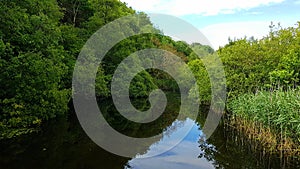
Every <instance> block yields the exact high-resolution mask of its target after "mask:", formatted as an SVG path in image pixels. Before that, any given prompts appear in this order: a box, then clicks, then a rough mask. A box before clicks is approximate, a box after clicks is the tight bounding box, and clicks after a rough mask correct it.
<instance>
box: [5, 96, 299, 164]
mask: <svg viewBox="0 0 300 169" xmlns="http://www.w3.org/2000/svg"><path fill="white" fill-rule="evenodd" d="M134 104H135V105H136V107H138V108H139V109H147V107H148V106H149V105H148V103H147V101H143V100H137V101H134ZM168 105H169V106H168V107H167V108H166V111H165V113H164V114H163V115H162V117H160V118H159V119H158V120H156V122H155V123H152V124H150V125H148V126H143V125H137V124H132V123H128V122H125V121H122V118H120V117H118V115H117V114H116V112H115V110H114V107H113V103H112V102H110V101H101V102H100V103H99V107H101V110H102V112H103V114H105V116H106V118H107V121H110V124H111V125H112V126H114V127H115V128H116V129H117V130H118V131H120V132H122V133H126V134H127V135H131V136H139V137H143V136H151V135H155V134H157V133H160V132H163V133H164V134H163V137H162V138H161V139H160V140H157V141H155V142H153V143H151V144H149V148H148V150H147V151H143V152H139V153H137V156H136V157H135V158H124V157H120V156H117V155H114V154H111V153H109V152H107V151H105V150H103V149H102V148H100V147H98V146H97V145H96V144H95V143H93V142H92V141H91V140H90V139H89V138H88V137H87V136H86V134H85V133H84V131H83V130H82V128H81V127H80V125H79V123H78V121H77V119H76V116H75V115H74V113H73V115H72V114H71V115H70V116H69V117H68V118H67V119H60V120H55V121H52V122H49V123H48V124H47V125H45V126H44V127H43V128H42V129H41V131H40V132H38V133H33V134H30V135H26V136H22V137H19V138H15V139H11V140H2V141H0V148H1V150H0V168H1V169H210V168H226V169H235V168H236V169H239V168H245V169H246V168H247V169H248V168H257V169H259V168H274V169H277V168H299V166H296V165H294V164H289V163H288V162H285V161H282V160H280V159H279V158H276V157H270V156H267V155H264V154H262V153H261V152H256V151H253V149H251V145H249V144H247V143H245V142H244V141H241V140H243V139H242V138H240V137H241V136H237V135H235V134H233V132H231V131H230V130H228V129H226V128H224V127H223V125H222V124H220V126H219V128H218V129H217V130H216V131H215V133H214V134H213V136H212V137H211V138H210V139H209V140H207V141H206V142H203V141H200V137H201V136H203V133H202V131H201V124H203V122H204V121H205V113H206V110H205V109H201V110H200V111H201V112H202V114H201V115H200V116H199V118H198V120H197V121H196V122H195V121H193V120H191V119H189V118H183V119H180V120H176V116H177V113H178V112H177V110H178V105H179V104H178V102H177V101H176V100H175V101H174V100H172V101H171V102H170V103H169V104H168ZM108 114H111V115H112V116H113V117H110V116H108ZM123 120H124V119H123ZM190 124H192V125H193V128H192V130H191V131H190V132H189V134H188V135H187V136H186V137H185V138H184V139H183V140H182V142H181V143H180V144H178V145H177V146H176V147H174V148H172V149H171V150H169V151H167V152H165V153H163V154H160V155H158V156H154V157H150V158H145V157H147V156H151V154H155V152H157V151H158V150H161V149H163V148H164V147H165V146H167V145H168V144H170V143H172V141H173V140H176V139H178V138H179V137H181V135H182V131H183V130H184V129H185V127H186V126H189V125H190Z"/></svg>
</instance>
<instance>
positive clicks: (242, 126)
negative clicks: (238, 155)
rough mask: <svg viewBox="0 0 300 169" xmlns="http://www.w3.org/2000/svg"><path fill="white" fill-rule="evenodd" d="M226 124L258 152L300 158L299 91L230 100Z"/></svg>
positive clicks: (245, 95) (246, 96) (247, 96)
mask: <svg viewBox="0 0 300 169" xmlns="http://www.w3.org/2000/svg"><path fill="white" fill-rule="evenodd" d="M227 108H228V110H229V112H230V114H229V115H228V117H227V118H226V120H225V121H226V124H227V125H228V126H230V127H232V128H234V129H235V130H237V131H238V132H240V133H243V134H244V135H245V136H246V137H247V138H248V139H249V140H250V141H251V142H253V145H255V146H256V148H257V149H262V150H263V151H265V152H267V153H271V154H273V153H278V154H280V156H281V157H287V158H288V157H295V156H298V157H300V91H299V90H288V91H282V90H279V91H273V92H266V91H262V92H257V93H256V94H244V95H241V96H239V97H237V98H235V99H232V100H231V101H229V103H228V105H227Z"/></svg>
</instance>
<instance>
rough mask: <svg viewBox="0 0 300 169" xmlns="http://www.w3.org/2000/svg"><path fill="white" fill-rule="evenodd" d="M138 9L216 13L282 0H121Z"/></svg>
mask: <svg viewBox="0 0 300 169" xmlns="http://www.w3.org/2000/svg"><path fill="white" fill-rule="evenodd" d="M121 1H123V2H126V3H128V5H129V6H132V7H133V8H134V9H136V10H139V11H146V12H153V13H165V14H170V15H175V16H182V15H189V14H200V15H217V14H227V13H234V12H236V11H239V10H243V9H251V8H254V7H258V6H262V5H269V4H271V3H280V2H283V1H284V0H188V1H186V0H121Z"/></svg>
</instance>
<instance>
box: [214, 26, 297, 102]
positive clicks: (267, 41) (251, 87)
mask: <svg viewBox="0 0 300 169" xmlns="http://www.w3.org/2000/svg"><path fill="white" fill-rule="evenodd" d="M271 28H272V29H271V31H270V33H269V35H268V36H266V37H265V38H262V39H260V40H255V39H253V38H251V39H248V40H247V39H246V38H244V39H240V40H237V41H230V42H229V44H228V45H226V46H225V47H223V48H221V49H219V50H218V54H219V56H220V57H221V59H222V61H223V64H224V68H225V72H226V81H227V87H228V95H229V97H235V96H238V95H239V94H243V93H248V92H255V91H257V90H266V89H278V88H279V87H284V88H288V87H294V86H296V85H298V84H299V71H300V62H299V58H300V25H298V27H296V28H292V27H291V28H286V29H281V28H280V27H278V28H275V26H274V25H273V26H271Z"/></svg>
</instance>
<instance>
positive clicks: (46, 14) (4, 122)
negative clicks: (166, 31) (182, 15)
mask: <svg viewBox="0 0 300 169" xmlns="http://www.w3.org/2000/svg"><path fill="white" fill-rule="evenodd" d="M0 12H1V15H0V25H1V26H0V85H1V92H0V139H1V138H11V137H14V136H17V135H20V134H24V133H28V132H32V131H34V130H35V129H36V128H37V127H38V126H40V125H41V124H43V123H44V122H45V121H47V120H49V119H53V118H56V117H58V116H65V115H66V113H67V112H68V108H69V106H70V104H69V102H70V100H71V80H72V73H73V68H74V65H75V61H76V58H77V56H78V54H79V52H80V50H81V48H82V47H83V45H84V44H85V42H86V41H87V40H88V38H89V37H90V36H91V35H92V34H93V33H94V32H95V31H97V30H98V29H99V28H101V27H102V26H103V25H105V24H107V23H109V22H111V21H113V20H115V19H118V18H120V17H122V16H126V15H129V14H134V13H136V14H138V15H139V16H140V19H141V20H140V23H139V27H140V28H136V27H132V30H131V31H133V32H134V31H137V32H138V31H140V30H137V29H151V30H154V31H155V32H154V33H156V34H144V35H141V36H133V37H130V38H127V39H125V40H123V41H121V42H120V43H118V44H117V45H115V46H114V47H113V48H112V49H111V50H110V51H109V52H108V53H107V55H106V56H105V58H104V59H103V63H102V64H101V65H99V68H98V73H97V76H96V85H95V89H96V95H97V96H98V97H108V96H110V90H109V89H110V82H111V78H112V75H113V73H114V71H115V69H116V68H117V65H118V64H119V63H120V62H121V61H122V60H123V59H124V58H125V57H127V56H128V55H129V54H131V53H134V52H136V51H139V50H142V49H146V48H160V49H163V50H168V51H170V52H172V53H174V54H175V55H177V56H179V57H181V59H182V60H183V61H185V62H188V61H189V60H193V59H194V58H195V56H192V57H189V56H190V55H191V53H192V50H191V49H190V47H189V45H188V44H187V43H185V42H181V41H179V42H175V41H173V40H172V39H171V38H170V37H167V36H163V35H162V33H161V32H160V31H159V30H157V29H155V28H154V27H153V26H152V24H151V22H150V20H149V18H148V17H147V15H145V14H144V13H137V12H135V11H134V10H133V9H131V8H129V7H127V6H126V4H125V3H122V2H120V1H119V0H76V1H73V0H45V1H38V0H25V1H22V2H19V1H17V0H2V1H0ZM197 46H198V50H199V51H201V52H202V54H203V55H206V53H207V52H212V49H211V48H209V47H206V48H203V49H202V48H201V45H200V44H195V45H194V47H197ZM83 76H85V75H83ZM156 88H162V89H163V90H172V91H177V90H178V86H177V84H176V83H175V81H174V80H173V78H172V77H170V76H169V75H168V74H166V73H164V72H162V71H159V70H147V71H143V72H141V73H139V74H138V75H136V76H135V78H134V79H133V81H132V83H131V86H130V96H131V97H145V96H147V95H148V94H149V92H150V91H152V90H153V89H156Z"/></svg>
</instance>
